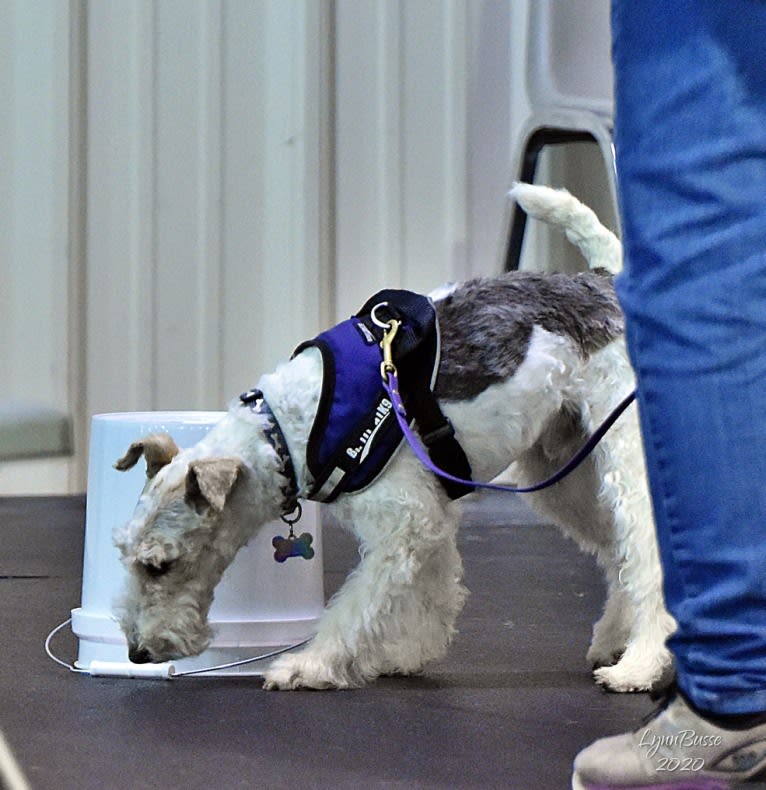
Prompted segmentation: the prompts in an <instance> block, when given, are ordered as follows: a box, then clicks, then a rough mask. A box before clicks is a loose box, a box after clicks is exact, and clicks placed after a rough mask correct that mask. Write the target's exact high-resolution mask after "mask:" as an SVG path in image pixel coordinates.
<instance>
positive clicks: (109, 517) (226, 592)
mask: <svg viewBox="0 0 766 790" xmlns="http://www.w3.org/2000/svg"><path fill="white" fill-rule="evenodd" d="M222 416H223V413H222V412H134V413H125V414H99V415H96V416H95V417H93V420H92V424H91V439H90V454H89V468H88V497H87V505H86V515H85V553H84V559H83V581H82V600H81V606H80V607H79V608H78V609H74V610H73V611H72V631H73V632H74V634H75V636H76V637H77V638H78V640H79V645H78V655H77V661H76V666H77V667H78V668H81V669H86V670H87V669H89V668H90V666H91V664H92V662H94V661H95V662H99V663H100V662H109V663H113V664H115V665H117V666H121V667H123V668H124V672H115V674H125V675H127V674H129V670H130V667H132V666H133V665H132V664H131V663H130V662H129V660H128V648H127V643H126V641H125V637H124V636H123V634H122V632H121V631H120V629H119V626H118V625H117V622H116V618H115V610H114V604H115V601H116V600H117V599H118V598H119V596H120V594H121V593H122V590H123V589H124V586H125V581H126V575H127V571H126V570H125V568H124V567H123V565H122V563H121V562H120V557H119V552H118V551H117V549H116V548H115V547H114V544H113V543H112V530H113V529H114V528H115V527H116V526H120V525H122V524H124V523H125V522H126V521H127V520H128V519H129V518H130V516H131V514H132V512H133V509H134V507H135V505H136V502H137V500H138V497H139V495H140V494H141V491H142V489H143V486H144V483H145V480H146V472H145V467H144V464H143V462H141V463H139V464H137V465H136V467H134V468H133V469H131V470H129V471H128V472H118V471H117V470H115V469H114V468H113V464H114V462H115V461H116V460H117V459H118V458H119V457H121V456H122V455H123V454H124V453H125V450H127V448H128V446H129V445H130V444H131V442H134V441H135V440H136V439H139V438H141V437H143V436H146V435H147V434H149V433H154V432H157V431H166V432H167V433H169V434H170V435H171V436H172V437H173V438H174V439H175V441H176V443H177V444H178V446H179V447H189V446H191V445H192V444H196V442H198V441H199V440H200V439H201V438H202V437H203V436H204V435H205V434H206V433H207V432H208V430H210V428H211V427H212V426H213V425H214V424H215V423H216V422H217V421H218V420H219V419H220V418H221V417H222ZM296 526H297V527H298V528H299V530H300V531H301V532H310V533H311V534H312V535H313V536H314V543H313V544H312V545H313V548H314V550H315V555H314V557H313V559H311V560H304V559H303V558H302V557H294V558H290V559H289V560H287V561H286V562H284V563H278V562H276V561H275V560H274V549H273V548H272V546H271V540H272V538H273V537H274V536H275V535H285V534H286V530H287V527H286V525H285V524H283V523H282V522H281V521H276V522H274V523H271V524H266V525H265V526H264V527H263V529H262V530H261V531H260V532H259V534H258V535H256V536H255V537H254V538H253V539H252V540H251V541H250V543H249V544H248V545H247V546H245V547H244V548H243V549H241V550H240V551H239V553H238V554H237V556H236V558H235V560H234V562H233V563H232V564H231V565H230V566H229V568H227V570H226V572H225V573H224V576H223V578H222V579H221V582H220V583H219V584H218V587H217V588H216V591H215V600H214V601H213V605H212V607H211V609H210V616H209V620H210V625H211V626H212V629H213V640H212V642H211V644H210V646H209V647H208V649H207V650H206V651H205V652H204V653H202V654H200V655H199V656H194V657H191V658H184V659H180V660H177V661H173V662H172V663H173V666H174V667H175V669H176V671H177V672H182V671H187V670H193V669H204V668H207V667H211V666H217V665H219V664H224V663H230V662H234V661H239V660H244V659H248V658H251V657H253V656H257V655H262V654H264V653H268V652H271V651H273V650H276V649H279V648H281V647H287V646H289V645H293V644H296V643H297V642H301V641H303V640H305V639H307V638H309V637H310V636H311V635H312V634H313V633H314V632H315V630H316V625H317V621H318V619H319V616H320V615H321V613H322V610H323V608H324V586H323V573H322V571H323V564H322V535H321V526H320V521H319V508H318V506H317V505H315V504H313V503H307V504H305V505H304V508H303V518H302V519H301V521H300V523H299V524H298V525H296ZM266 665H267V662H258V663H255V664H247V665H245V666H241V667H235V668H231V669H226V670H219V671H217V672H211V673H206V674H210V675H218V674H220V675H231V674H236V675H258V674H260V673H261V672H263V669H264V668H265V666H266Z"/></svg>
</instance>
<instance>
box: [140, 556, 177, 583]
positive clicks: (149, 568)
mask: <svg viewBox="0 0 766 790" xmlns="http://www.w3.org/2000/svg"><path fill="white" fill-rule="evenodd" d="M172 567H173V560H166V561H165V562H161V563H160V564H159V565H154V564H150V563H147V564H145V565H143V569H144V570H145V571H146V572H147V573H148V574H149V576H151V577H152V578H154V579H156V578H157V577H158V576H164V575H165V574H166V573H167V572H168V571H169V570H170V569H171V568H172Z"/></svg>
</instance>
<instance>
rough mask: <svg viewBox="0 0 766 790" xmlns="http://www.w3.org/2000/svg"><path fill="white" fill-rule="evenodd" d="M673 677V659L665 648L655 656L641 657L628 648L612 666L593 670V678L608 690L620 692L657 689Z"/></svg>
mask: <svg viewBox="0 0 766 790" xmlns="http://www.w3.org/2000/svg"><path fill="white" fill-rule="evenodd" d="M672 678H673V660H672V657H671V655H670V653H669V652H668V651H667V650H666V649H664V648H663V650H662V651H660V652H658V653H657V654H655V655H653V656H644V657H643V658H641V657H640V656H638V655H637V653H636V652H632V653H631V651H630V650H627V651H626V652H625V654H624V655H623V657H622V658H621V659H620V660H619V661H618V662H617V663H616V664H613V665H612V666H606V667H600V668H599V669H596V670H595V671H594V672H593V679H594V680H595V681H596V683H598V684H599V685H600V686H603V687H604V688H605V689H607V690H608V691H615V692H618V693H626V692H634V691H657V690H659V689H662V688H664V687H665V686H667V685H668V684H669V682H670V681H671V680H672Z"/></svg>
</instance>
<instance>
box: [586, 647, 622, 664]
mask: <svg viewBox="0 0 766 790" xmlns="http://www.w3.org/2000/svg"><path fill="white" fill-rule="evenodd" d="M624 652H625V647H624V646H623V647H621V648H610V647H607V646H606V645H595V644H594V645H591V648H590V650H588V653H587V655H586V656H585V660H586V661H587V662H588V663H589V664H590V665H591V666H592V667H593V669H600V668H601V667H611V666H613V665H614V664H616V663H617V662H618V661H619V660H620V657H621V656H622V654H623V653H624Z"/></svg>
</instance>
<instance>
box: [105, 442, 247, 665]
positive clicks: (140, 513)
mask: <svg viewBox="0 0 766 790" xmlns="http://www.w3.org/2000/svg"><path fill="white" fill-rule="evenodd" d="M194 455H195V454H194V453H193V452H190V451H180V450H179V449H178V447H177V446H176V444H175V442H174V441H173V439H171V437H170V436H168V435H167V434H152V435H150V436H147V437H146V438H144V439H142V440H140V441H138V442H134V443H133V444H132V445H131V446H130V448H129V449H128V451H127V452H126V453H125V455H124V456H123V457H122V458H120V459H119V460H118V461H117V462H116V463H115V467H116V468H117V469H119V470H121V471H125V470H127V469H130V468H132V467H133V466H135V464H136V463H138V461H139V459H140V458H141V457H142V456H143V458H144V459H145V461H146V474H147V479H146V485H145V487H144V490H143V492H142V494H141V496H140V497H139V500H138V503H137V505H136V508H135V511H134V513H133V516H132V518H131V519H130V521H128V523H127V524H126V525H124V526H123V527H120V528H118V529H116V530H115V532H114V542H115V545H116V546H117V547H118V548H119V550H120V552H121V555H122V561H123V563H124V565H125V567H126V568H127V570H128V572H129V582H128V589H127V591H126V593H125V595H124V597H123V600H122V603H121V606H120V625H121V628H122V630H123V631H124V633H125V636H126V638H127V640H128V648H129V656H130V660H131V661H133V662H135V663H146V662H149V661H153V662H160V661H167V660H171V659H174V658H180V657H183V656H190V655H196V654H198V653H201V652H202V651H203V650H204V649H205V648H206V647H207V645H208V644H209V642H210V637H211V634H210V627H209V625H208V619H207V618H208V612H209V609H210V604H211V603H212V601H213V590H214V588H215V586H216V584H217V583H218V582H219V581H220V579H221V576H222V575H223V572H224V570H225V569H226V567H227V566H228V565H229V563H230V562H231V561H232V560H233V559H234V556H235V554H236V552H237V551H238V549H239V548H240V547H241V546H242V545H244V543H245V542H246V541H247V538H248V535H247V534H246V531H245V530H244V528H243V522H244V519H242V518H241V517H238V514H237V510H238V508H237V499H238V498H241V497H239V490H240V489H243V488H246V486H245V485H244V481H245V480H246V478H247V476H248V470H247V467H246V466H245V464H244V463H243V462H242V461H241V459H238V458H225V457H224V458H220V457H219V458H207V457H206V458H199V457H196V458H195V457H194Z"/></svg>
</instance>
